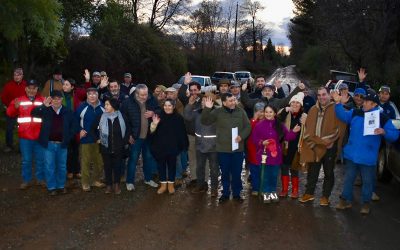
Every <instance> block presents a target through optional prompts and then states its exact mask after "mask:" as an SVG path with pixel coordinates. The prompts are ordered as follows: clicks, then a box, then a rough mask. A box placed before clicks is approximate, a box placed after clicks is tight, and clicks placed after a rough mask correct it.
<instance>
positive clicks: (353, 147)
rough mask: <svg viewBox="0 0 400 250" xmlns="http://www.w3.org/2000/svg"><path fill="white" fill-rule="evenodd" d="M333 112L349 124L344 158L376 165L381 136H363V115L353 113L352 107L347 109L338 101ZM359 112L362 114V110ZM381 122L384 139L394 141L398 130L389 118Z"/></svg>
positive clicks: (363, 163)
mask: <svg viewBox="0 0 400 250" xmlns="http://www.w3.org/2000/svg"><path fill="white" fill-rule="evenodd" d="M374 110H379V107H375V108H374V109H373V110H371V111H374ZM335 112H336V116H337V117H338V118H339V120H341V121H343V122H345V123H346V124H348V125H349V126H350V136H349V140H348V142H347V144H346V145H345V147H344V150H343V151H344V158H346V159H348V160H351V161H352V162H354V163H357V164H362V165H367V166H371V167H373V166H376V163H377V160H378V152H379V147H380V145H381V136H380V135H367V136H364V135H363V134H364V116H360V115H354V114H353V112H356V111H355V110H354V109H351V110H348V111H347V110H345V108H344V107H343V105H342V104H340V103H339V104H336V106H335ZM361 113H362V114H364V112H361ZM381 117H382V115H381ZM381 120H383V119H381ZM383 123H384V124H382V126H383V129H384V130H385V135H384V138H385V140H387V141H388V142H394V141H396V140H397V138H398V137H399V131H398V130H397V129H396V128H395V127H394V126H393V123H392V122H391V120H387V122H386V123H385V122H383Z"/></svg>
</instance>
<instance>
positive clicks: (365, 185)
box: [342, 160, 376, 203]
mask: <svg viewBox="0 0 400 250" xmlns="http://www.w3.org/2000/svg"><path fill="white" fill-rule="evenodd" d="M358 172H360V174H361V178H362V187H361V198H362V203H368V202H370V201H371V196H372V190H373V186H374V184H375V182H374V180H375V177H374V175H375V174H376V166H367V165H362V164H357V163H354V162H352V161H350V160H346V172H345V177H344V185H343V192H342V198H343V199H345V200H346V201H350V202H351V201H353V185H354V181H355V179H356V177H357V174H358Z"/></svg>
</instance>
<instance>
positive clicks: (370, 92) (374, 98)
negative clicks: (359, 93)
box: [365, 89, 380, 104]
mask: <svg viewBox="0 0 400 250" xmlns="http://www.w3.org/2000/svg"><path fill="white" fill-rule="evenodd" d="M365 100H366V101H373V102H375V103H376V104H379V103H380V102H379V96H378V95H377V94H376V92H375V91H373V90H372V89H369V90H368V91H367V95H366V96H365Z"/></svg>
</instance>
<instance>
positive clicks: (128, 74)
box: [124, 73, 132, 78]
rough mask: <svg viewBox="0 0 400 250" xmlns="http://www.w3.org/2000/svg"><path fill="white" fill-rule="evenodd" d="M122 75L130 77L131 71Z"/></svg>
mask: <svg viewBox="0 0 400 250" xmlns="http://www.w3.org/2000/svg"><path fill="white" fill-rule="evenodd" d="M124 77H129V78H132V74H131V73H125V74H124Z"/></svg>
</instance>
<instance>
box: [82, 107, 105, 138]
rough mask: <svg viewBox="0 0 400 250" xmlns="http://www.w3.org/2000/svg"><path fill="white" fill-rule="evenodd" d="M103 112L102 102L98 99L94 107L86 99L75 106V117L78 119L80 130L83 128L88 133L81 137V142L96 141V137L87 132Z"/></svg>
mask: <svg viewBox="0 0 400 250" xmlns="http://www.w3.org/2000/svg"><path fill="white" fill-rule="evenodd" d="M103 112H104V108H103V104H102V103H101V102H100V101H99V102H98V104H97V105H96V106H95V107H93V106H92V105H90V104H89V103H88V102H87V101H86V102H84V103H82V104H81V105H80V106H79V107H78V108H77V110H76V111H75V119H76V120H77V121H79V128H80V130H82V129H83V130H85V131H86V132H87V133H88V134H87V135H86V136H85V137H82V138H81V144H89V143H95V142H96V139H95V138H94V137H93V136H92V135H91V134H90V133H89V132H90V130H91V129H92V125H93V123H94V122H95V121H96V119H97V117H98V116H101V114H103Z"/></svg>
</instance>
